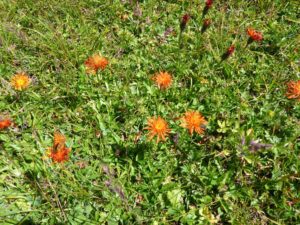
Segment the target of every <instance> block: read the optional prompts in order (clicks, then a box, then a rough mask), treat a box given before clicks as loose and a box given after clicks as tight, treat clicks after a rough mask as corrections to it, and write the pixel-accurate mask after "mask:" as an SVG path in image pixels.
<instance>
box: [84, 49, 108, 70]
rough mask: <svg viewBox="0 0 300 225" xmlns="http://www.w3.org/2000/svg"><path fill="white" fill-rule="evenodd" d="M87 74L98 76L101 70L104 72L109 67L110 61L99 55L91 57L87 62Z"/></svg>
mask: <svg viewBox="0 0 300 225" xmlns="http://www.w3.org/2000/svg"><path fill="white" fill-rule="evenodd" d="M84 64H85V68H86V72H87V73H89V74H96V73H97V71H98V70H99V69H101V70H104V69H105V68H106V66H107V65H108V60H107V59H106V58H104V57H102V56H100V55H99V54H95V55H93V56H91V57H89V58H88V59H87V60H86V61H85V63H84Z"/></svg>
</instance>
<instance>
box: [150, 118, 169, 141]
mask: <svg viewBox="0 0 300 225" xmlns="http://www.w3.org/2000/svg"><path fill="white" fill-rule="evenodd" d="M145 130H149V134H148V136H149V140H151V139H152V138H153V137H154V136H157V139H156V143H158V142H159V141H160V140H163V141H165V140H166V136H167V135H168V133H170V131H171V129H169V126H168V123H167V122H166V121H165V120H164V119H162V118H161V117H157V118H155V117H151V118H149V119H148V126H147V127H145Z"/></svg>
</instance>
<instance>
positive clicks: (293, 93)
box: [286, 80, 300, 101]
mask: <svg viewBox="0 0 300 225" xmlns="http://www.w3.org/2000/svg"><path fill="white" fill-rule="evenodd" d="M287 87H288V89H287V92H286V96H287V97H288V98H295V99H298V100H299V101H300V80H298V81H290V82H289V83H288V84H287Z"/></svg>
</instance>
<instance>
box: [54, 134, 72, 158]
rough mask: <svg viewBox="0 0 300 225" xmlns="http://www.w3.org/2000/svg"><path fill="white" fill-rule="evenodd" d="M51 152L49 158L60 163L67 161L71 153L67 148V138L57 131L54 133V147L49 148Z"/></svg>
mask: <svg viewBox="0 0 300 225" xmlns="http://www.w3.org/2000/svg"><path fill="white" fill-rule="evenodd" d="M49 150H50V153H49V157H50V158H52V160H53V161H54V162H58V163H60V162H64V161H67V160H68V159H69V153H70V151H71V150H70V149H69V148H67V147H66V137H65V136H64V135H63V134H61V133H59V132H57V131H56V132H54V140H53V147H51V148H49Z"/></svg>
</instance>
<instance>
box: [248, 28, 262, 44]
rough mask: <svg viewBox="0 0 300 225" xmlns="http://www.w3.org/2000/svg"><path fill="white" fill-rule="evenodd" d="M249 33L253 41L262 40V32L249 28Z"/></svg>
mask: <svg viewBox="0 0 300 225" xmlns="http://www.w3.org/2000/svg"><path fill="white" fill-rule="evenodd" d="M247 34H248V35H249V37H250V38H251V39H252V40H253V41H261V40H262V39H263V35H262V33H261V32H258V31H256V30H254V29H252V28H247Z"/></svg>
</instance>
